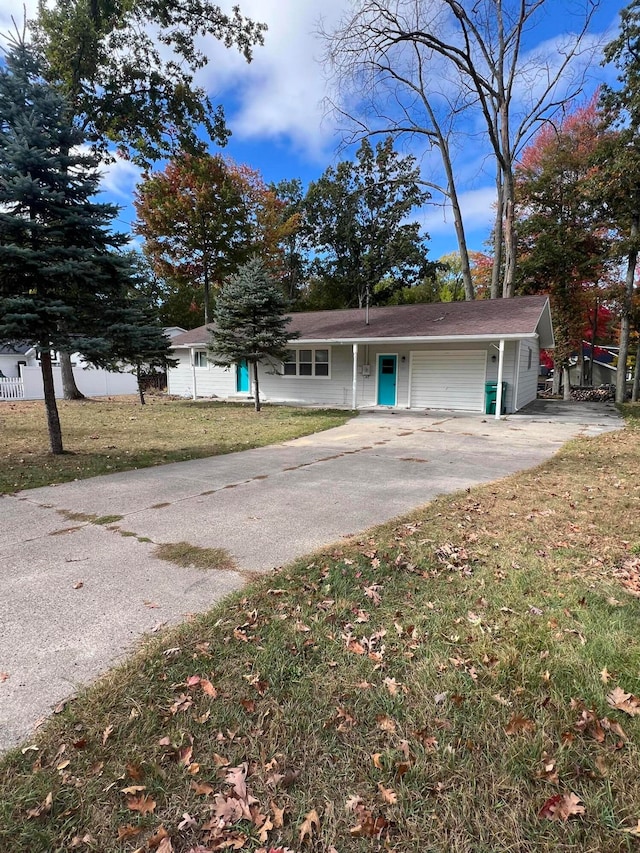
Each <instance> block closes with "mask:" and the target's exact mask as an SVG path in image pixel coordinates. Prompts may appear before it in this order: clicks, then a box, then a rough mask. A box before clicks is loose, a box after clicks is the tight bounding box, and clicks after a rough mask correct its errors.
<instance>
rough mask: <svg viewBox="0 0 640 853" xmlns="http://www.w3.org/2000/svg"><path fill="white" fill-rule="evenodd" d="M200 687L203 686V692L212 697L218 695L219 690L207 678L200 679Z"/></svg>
mask: <svg viewBox="0 0 640 853" xmlns="http://www.w3.org/2000/svg"><path fill="white" fill-rule="evenodd" d="M200 687H201V688H202V692H203V693H206V695H207V696H210V697H211V698H212V699H215V698H216V697H217V695H218V691H217V690H216V688H215V687H214V686H213V684H212V683H211V682H210V681H208V680H207V679H206V678H203V679H202V680H201V681H200Z"/></svg>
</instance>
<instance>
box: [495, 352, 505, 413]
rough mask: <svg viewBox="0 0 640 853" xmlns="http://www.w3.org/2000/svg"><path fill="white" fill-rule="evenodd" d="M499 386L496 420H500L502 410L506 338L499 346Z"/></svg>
mask: <svg viewBox="0 0 640 853" xmlns="http://www.w3.org/2000/svg"><path fill="white" fill-rule="evenodd" d="M498 353H499V355H498V387H497V389H496V420H497V421H499V420H500V414H501V412H502V375H503V372H504V338H500V346H499V347H498Z"/></svg>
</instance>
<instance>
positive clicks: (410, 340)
mask: <svg viewBox="0 0 640 853" xmlns="http://www.w3.org/2000/svg"><path fill="white" fill-rule="evenodd" d="M538 337H539V335H538V333H537V332H518V333H515V334H511V335H501V334H500V333H496V334H494V335H431V336H429V337H425V336H424V335H414V336H406V335H402V336H400V337H397V336H396V337H391V338H294V339H293V340H291V341H290V343H291V345H292V346H300V344H314V345H315V344H331V345H335V346H340V345H343V346H352V345H353V344H369V345H371V344H403V343H406V344H430V343H434V344H438V343H471V344H472V343H475V342H476V341H481V342H487V343H491V342H493V341H499V340H503V341H520V340H522V339H523V338H538ZM208 345H209V344H208V342H206V341H202V342H197V341H196V342H193V343H190V344H174V346H173V349H190V348H191V347H199V346H202V347H204V346H208Z"/></svg>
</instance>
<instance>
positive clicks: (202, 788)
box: [191, 782, 214, 797]
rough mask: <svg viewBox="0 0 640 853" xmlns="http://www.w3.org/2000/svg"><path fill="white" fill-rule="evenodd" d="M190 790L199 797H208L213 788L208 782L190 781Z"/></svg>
mask: <svg viewBox="0 0 640 853" xmlns="http://www.w3.org/2000/svg"><path fill="white" fill-rule="evenodd" d="M191 790H192V791H195V793H196V794H197V795H198V796H199V797H208V796H209V795H210V794H213V791H214V788H213V787H212V786H211V785H210V784H209V783H208V782H192V783H191Z"/></svg>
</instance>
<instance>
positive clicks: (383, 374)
mask: <svg viewBox="0 0 640 853" xmlns="http://www.w3.org/2000/svg"><path fill="white" fill-rule="evenodd" d="M397 381H398V357H397V356H395V355H379V356H378V405H379V406H395V404H396V385H397Z"/></svg>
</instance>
